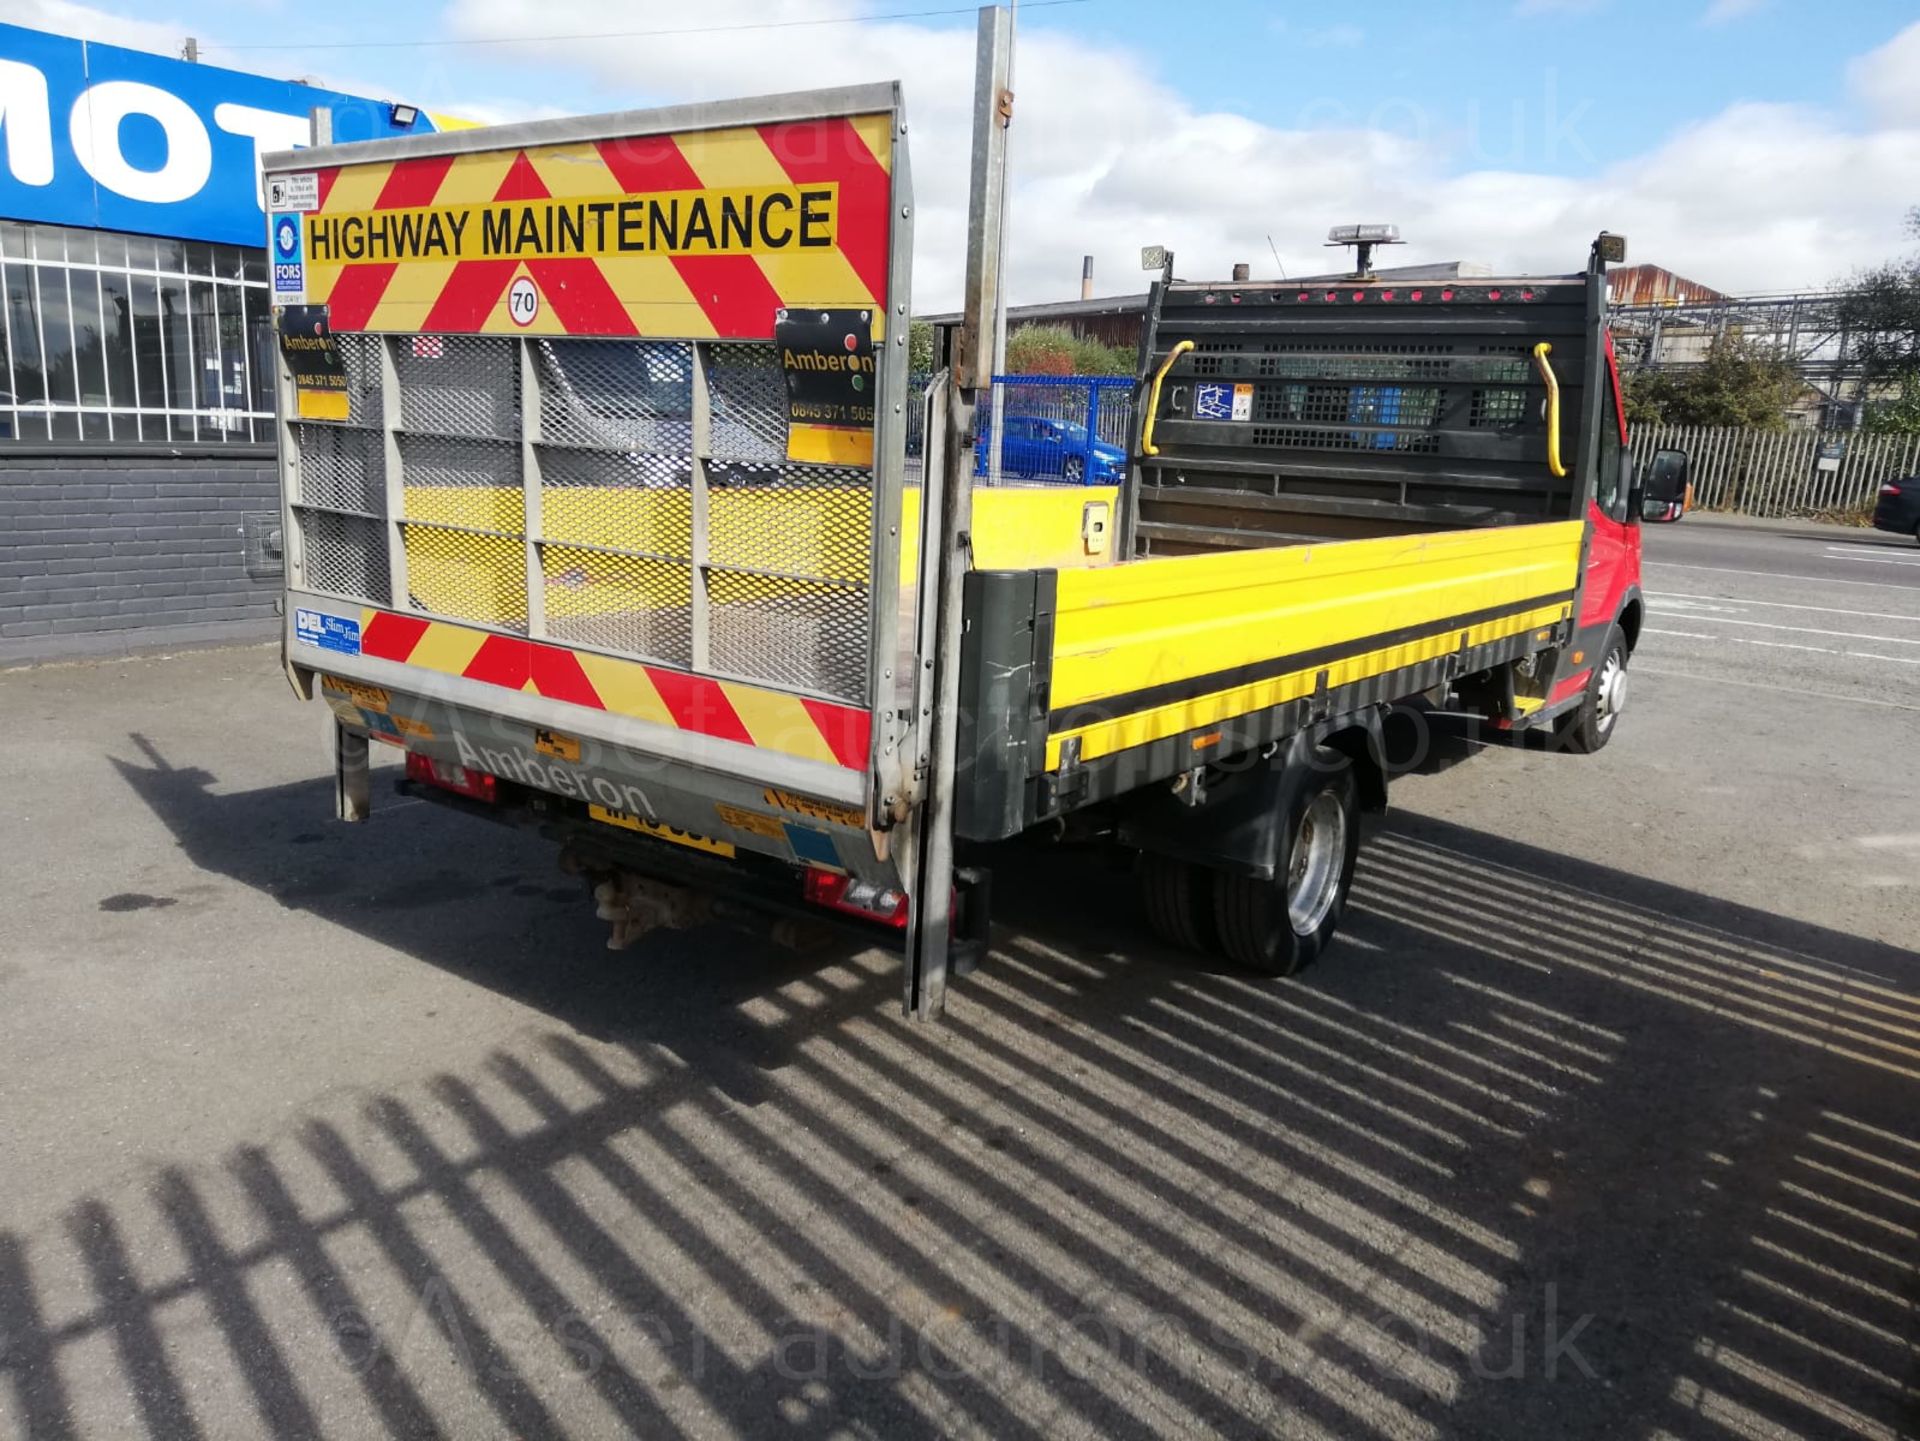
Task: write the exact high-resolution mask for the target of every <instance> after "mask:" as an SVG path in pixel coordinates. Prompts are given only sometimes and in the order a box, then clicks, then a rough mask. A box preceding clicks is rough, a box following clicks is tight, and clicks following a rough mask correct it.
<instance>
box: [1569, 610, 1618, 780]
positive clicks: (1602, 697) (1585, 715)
mask: <svg viewBox="0 0 1920 1441" xmlns="http://www.w3.org/2000/svg"><path fill="white" fill-rule="evenodd" d="M1626 708H1627V638H1626V637H1625V636H1623V635H1622V634H1620V628H1619V627H1618V626H1615V627H1614V628H1613V629H1612V630H1611V631H1609V632H1608V633H1607V648H1606V650H1605V651H1604V652H1602V653H1601V656H1600V663H1599V664H1598V665H1596V666H1595V667H1594V668H1593V674H1592V675H1591V676H1590V677H1588V679H1587V689H1586V693H1585V694H1584V695H1582V696H1581V697H1580V704H1579V705H1577V706H1575V707H1574V708H1573V709H1572V710H1570V711H1568V712H1567V714H1566V715H1565V716H1563V717H1562V718H1561V719H1560V721H1559V723H1558V727H1557V728H1558V730H1559V732H1560V739H1561V740H1562V741H1563V742H1565V744H1566V747H1567V749H1568V750H1574V751H1579V752H1581V753H1582V754H1583V755H1592V754H1593V753H1594V752H1595V751H1597V750H1600V749H1601V748H1602V747H1604V746H1605V745H1606V743H1607V742H1608V741H1610V740H1612V739H1613V733H1614V731H1615V730H1617V729H1618V728H1619V722H1620V714H1621V712H1622V711H1624V710H1625V709H1626Z"/></svg>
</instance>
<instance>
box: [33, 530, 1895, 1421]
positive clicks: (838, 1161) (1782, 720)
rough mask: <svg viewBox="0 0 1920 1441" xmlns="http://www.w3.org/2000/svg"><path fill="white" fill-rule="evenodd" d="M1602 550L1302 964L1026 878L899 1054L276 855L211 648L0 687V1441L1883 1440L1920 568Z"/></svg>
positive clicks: (253, 722) (890, 969)
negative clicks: (1550, 648)
mask: <svg viewBox="0 0 1920 1441" xmlns="http://www.w3.org/2000/svg"><path fill="white" fill-rule="evenodd" d="M1829 547H1831V548H1829ZM1648 550H1649V553H1650V556H1651V564H1650V566H1649V576H1650V581H1649V583H1650V585H1651V586H1652V587H1653V588H1654V590H1655V592H1656V594H1655V596H1654V597H1653V610H1652V614H1651V616H1650V618H1649V621H1648V635H1647V637H1646V639H1645V642H1644V645H1643V647H1642V650H1641V653H1640V656H1639V657H1638V660H1637V663H1636V665H1635V667H1634V676H1635V692H1634V697H1633V702H1632V707H1631V709H1630V711H1629V713H1628V715H1627V716H1626V718H1625V720H1624V722H1623V725H1622V729H1621V731H1620V734H1619V736H1618V738H1617V739H1616V740H1615V742H1614V744H1613V745H1612V746H1611V747H1610V748H1608V749H1607V750H1606V751H1604V752H1603V753H1601V754H1600V755H1598V756H1595V757H1575V756H1567V755H1556V754H1551V753H1548V752H1546V751H1544V750H1541V749H1536V748H1520V747H1509V746H1491V747H1485V748H1475V747H1472V746H1461V745H1442V746H1440V747H1438V748H1437V749H1436V751H1435V752H1434V754H1433V755H1432V757H1431V758H1430V761H1429V764H1428V765H1427V767H1426V769H1425V772H1424V773H1422V774H1418V775H1414V776H1411V777H1408V778H1406V779H1405V780H1403V781H1402V782H1401V783H1399V784H1398V786H1397V787H1396V790H1395V797H1394V799H1395V806H1396V809H1395V812H1394V814H1393V815H1392V816H1391V817H1390V818H1389V819H1388V821H1387V822H1386V823H1385V825H1384V826H1383V827H1382V828H1380V830H1379V833H1378V834H1377V835H1376V836H1375V837H1374V840H1373V842H1372V843H1371V845H1370V848H1369V850H1368V852H1367V854H1366V857H1365V859H1364V860H1363V864H1362V873H1361V877H1360V881H1359V883H1358V885H1357V887H1356V891H1355V899H1354V905H1353V908H1352V911H1351V913H1350V916H1349V920H1348V926H1347V930H1346V933H1345V936H1344V938H1343V940H1342V941H1341V943H1340V944H1339V945H1338V946H1337V947H1336V948H1335V950H1334V951H1333V953H1332V954H1331V955H1330V956H1329V957H1328V958H1327V959H1326V960H1325V961H1324V962H1323V963H1322V965H1320V966H1319V967H1318V968H1316V969H1315V970H1313V971H1311V972H1309V973H1308V974H1307V975H1306V976H1305V977H1303V978H1301V979H1299V980H1296V981H1289V982H1274V981H1268V980H1262V979H1259V978H1254V977H1248V976H1244V975H1239V974H1234V973H1232V972H1228V971H1224V970H1222V969H1220V968H1219V967H1218V966H1216V965H1213V964H1211V963H1208V962H1206V961H1205V960H1204V959H1202V958H1197V957H1192V956H1184V955H1177V954H1173V953H1169V952H1167V951H1165V950H1164V949H1161V948H1160V947H1158V946H1156V945H1155V944H1153V943H1152V942H1151V941H1149V940H1148V939H1146V936H1145V931H1144V925H1143V922H1142V920H1141V918H1140V917H1139V916H1138V914H1137V913H1136V911H1135V909H1134V903H1133V901H1132V891H1133V887H1132V884H1131V882H1130V880H1129V878H1128V877H1127V876H1126V875H1125V874H1123V873H1118V872H1115V871H1113V870H1111V869H1110V868H1108V866H1107V865H1106V864H1105V863H1104V862H1103V861H1102V859H1101V858H1100V857H1098V856H1097V855H1090V854H1084V853H1083V854H1077V855H1053V854H1039V853H1033V854H1027V855H1023V856H1021V857H1019V858H1018V859H1016V860H1014V861H1011V862H1010V863H1009V864H1007V865H1006V866H1004V867H1002V868H1001V869H1000V870H999V871H998V872H997V873H996V888H997V891H998V895H999V898H1000V900H1001V903H1002V904H1001V910H1000V919H1001V921H1002V922H1003V924H1002V927H1001V929H1000V931H999V933H998V934H997V936H996V945H995V948H994V953H993V955H992V957H991V958H990V959H989V960H988V961H987V963H986V964H984V965H983V966H982V968H981V969H980V970H979V971H978V972H977V973H976V974H975V975H973V976H972V977H970V978H968V979H967V980H965V981H964V982H962V983H960V984H958V985H957V986H956V988H955V990H954V993H953V997H952V1001H951V1013H950V1016H949V1019H948V1022H947V1023H946V1024H945V1025H944V1026H942V1027H937V1028H919V1027H913V1026H910V1025H908V1024H907V1023H905V1022H904V1021H902V1020H901V1019H900V1017H899V1014H898V1001H899V971H898V966H897V964H896V963H895V962H893V961H891V960H889V959H886V958H884V957H881V956H878V955H875V954H872V953H865V954H854V953H849V952H847V951H845V950H829V951H825V952H819V953H814V954H811V955H804V956H794V955H790V954H786V953H782V952H777V951H773V950H770V949H768V948H765V947H762V946H759V945H757V944H753V943H748V942H744V941H739V940H736V939H734V938H732V937H731V936H729V935H727V934H724V933H719V932H713V931H700V932H694V933H689V934H684V935H666V936H661V937H658V938H656V939H652V940H650V941H649V942H647V943H645V944H643V945H642V946H640V947H638V948H636V949H634V950H632V951H629V952H626V953H623V954H619V955H609V954H608V953H607V952H605V951H604V950H603V949H601V947H602V942H603V939H604V935H605V927H604V925H602V924H601V923H599V922H596V921H595V920H594V918H593V916H592V913H591V909H590V907H589V906H588V905H587V903H586V902H585V900H584V898H583V897H582V895H581V894H580V891H579V888H578V885H577V883H573V882H569V881H568V880H567V879H566V878H565V877H562V876H561V875H559V874H558V873H557V872H556V871H555V869H554V863H553V862H554V858H553V854H552V852H551V849H550V848H549V847H547V846H546V845H544V844H542V843H540V842H538V841H536V840H533V839H531V838H528V837H524V836H521V835H519V834H516V833H511V832H506V831H501V830H497V829H495V828H492V827H489V826H486V825H485V824H483V823H479V822H474V821H468V820H466V819H464V818H461V817H457V816H451V815H447V814H445V813H442V812H441V811H440V810H438V809H437V808H435V807H432V806H429V805H427V804H424V803H420V802H400V801H397V800H395V799H394V798H393V797H392V796H390V795H388V794H385V793H384V792H383V793H382V794H381V796H380V798H379V799H378V801H377V803H376V811H375V817H374V820H373V821H372V823H371V824H369V825H367V826H363V827H347V826H341V825H337V824H335V823H333V822H332V821H330V820H329V819H328V816H329V815H330V807H331V799H332V797H331V780H330V773H329V770H328V762H327V758H326V752H325V747H324V739H323V738H324V735H325V721H326V717H325V714H324V712H322V711H321V710H320V709H319V708H318V707H304V708H303V707H301V706H299V705H298V704H296V703H295V702H294V701H293V700H292V699H291V697H290V696H289V695H288V693H287V690H286V686H285V682H284V680H283V679H282V678H281V676H280V674H279V670H278V663H277V658H276V657H275V656H274V655H273V653H272V652H271V651H270V650H266V649H255V650H234V651H211V652H201V653H197V654H189V655H183V656H178V657H173V658H166V659H148V660H137V661H116V662H107V663H89V664H81V665H70V666H60V667H47V668H43V669H39V670H32V671H13V672H7V673H4V674H0V835H4V836H5V837H6V844H7V847H8V851H7V859H8V862H9V866H8V877H9V882H10V883H9V885H8V886H7V887H5V888H3V889H0V936H4V937H6V941H5V948H4V950H0V1098H4V1108H3V1109H0V1176H4V1184H0V1436H11V1435H30V1436H33V1437H36V1438H38V1437H55V1438H58V1437H65V1436H96V1435H97V1436H124V1435H154V1436H168V1437H172V1436H192V1435H205V1436H219V1437H223V1438H224V1437H229V1436H247V1435H273V1436H291V1435H328V1436H338V1437H349V1436H350V1437H355V1438H359V1437H366V1436H393V1437H401V1436H409V1437H410V1436H419V1435H429V1434H434V1433H436V1432H438V1433H442V1434H449V1435H458V1436H462V1437H483V1436H506V1435H515V1436H527V1437H531V1436H549V1435H575V1436H599V1435H609V1434H615V1433H616V1432H636V1433H638V1434H642V1435H648V1436H653V1435H682V1436H702V1437H704V1436H722V1435H740V1434H746V1435H766V1436H779V1437H792V1436H796V1435H800V1436H826V1435H837V1434H851V1435H881V1436H887V1437H907V1436H917V1435H926V1434H935V1433H942V1434H959V1435H979V1436H992V1437H996V1438H1032V1441H1040V1438H1047V1441H1052V1438H1058V1437H1088V1438H1093V1437H1099V1438H1114V1437H1122V1436H1131V1435H1139V1434H1163V1435H1180V1436H1191V1435H1199V1434H1207V1433H1218V1434H1230V1435H1237V1436H1244V1435H1253V1434H1275V1435H1285V1436H1289V1437H1294V1436H1299V1437H1329V1438H1343V1441H1344V1438H1375V1437H1377V1438H1383V1441H1387V1438H1392V1441H1399V1438H1452V1437H1459V1438H1473V1441H1483V1438H1505V1437H1512V1438H1525V1441H1533V1438H1538V1437H1547V1436H1552V1437H1570V1438H1592V1441H1617V1438H1622V1437H1632V1438H1639V1441H1651V1438H1666V1441H1710V1438H1711V1441H1723V1438H1728V1437H1760V1436H1765V1437H1769V1438H1779V1437H1809V1438H1812V1437H1820V1438H1827V1437H1862V1438H1885V1437H1896V1436H1899V1435H1903V1434H1910V1433H1911V1431H1912V1429H1913V1421H1914V1415H1915V1412H1914V1396H1915V1393H1914V1390H1913V1380H1912V1378H1913V1376H1914V1374H1915V1360H1916V1357H1917V1356H1920V1327H1916V1323H1915V1313H1914V1295H1915V1291H1914V1285H1915V1277H1916V1275H1920V1239H1916V1238H1917V1237H1920V1208H1916V1203H1915V1200H1914V1196H1915V1194H1916V1189H1917V1188H1920V1140H1916V1136H1915V1132H1914V1126H1913V1117H1914V1114H1915V1110H1916V1104H1915V1103H1916V1099H1917V1098H1920V1090H1917V1089H1916V1088H1917V1087H1920V958H1916V956H1915V955H1914V952H1913V945H1914V940H1915V937H1916V936H1920V884H1917V883H1916V878H1917V877H1920V774H1917V773H1916V772H1915V771H1914V769H1913V768H1912V765H1911V760H1912V756H1913V754H1914V746H1913V741H1914V738H1915V735H1916V729H1917V726H1916V723H1917V722H1920V714H1916V712H1915V710H1914V709H1913V706H1914V705H1915V704H1916V703H1920V702H1917V701H1916V696H1915V689H1916V686H1917V685H1920V676H1916V674H1915V672H1916V669H1920V668H1916V667H1912V666H1908V665H1904V664H1899V663H1896V660H1895V658H1897V657H1902V656H1905V654H1906V653H1907V651H1908V650H1909V649H1912V650H1920V646H1909V645H1907V644H1905V643H1904V641H1906V640H1911V639H1914V638H1915V637H1916V636H1920V624H1915V623H1914V621H1913V617H1915V616H1917V615H1920V567H1914V566H1909V565H1907V562H1908V561H1909V560H1910V559H1913V558H1920V551H1915V550H1913V549H1911V548H1907V547H1902V546H1899V545H1880V544H1878V543H1876V541H1874V540H1873V539H1871V538H1868V537H1865V536H1858V535H1854V534H1842V535H1840V536H1837V537H1834V538H1832V539H1826V538H1820V537H1815V538H1810V539H1795V538H1791V537H1780V536H1777V535H1770V534H1755V533H1751V532H1747V531H1741V530H1731V529H1723V528H1714V527H1709V526H1695V525H1687V524H1683V525H1681V526H1678V527H1671V528H1668V529H1666V530H1655V531H1652V532H1651V533H1650V534H1649V536H1648ZM1856 553H1857V555H1858V556H1860V557H1864V558H1861V559H1850V558H1848V557H1851V556H1854V555H1856ZM1709 607H1712V608H1711V609H1709ZM1791 607H1817V608H1819V609H1807V610H1800V609H1792V608H1791ZM1734 622H1741V623H1742V624H1734ZM1784 627H1804V628H1805V629H1806V630H1814V631H1817V632H1819V633H1818V634H1816V635H1812V636H1809V635H1806V634H1805V633H1804V631H1803V630H1789V629H1784ZM1682 632H1684V634H1682ZM1836 632H1846V633H1849V634H1835V633H1836ZM1853 632H1858V633H1860V635H1861V636H1863V637H1865V638H1860V639H1856V638H1855V637H1854V636H1853V635H1852V634H1850V633H1853ZM1759 641H1767V642H1769V644H1767V645H1761V644H1758V643H1757V642H1759ZM1776 641H1777V642H1780V643H1781V644H1782V645H1784V644H1787V643H1791V644H1793V645H1798V644H1801V643H1802V642H1803V641H1804V642H1805V643H1806V644H1809V645H1813V646H1816V647H1819V648H1818V649H1815V650H1810V651H1801V650H1789V649H1781V648H1778V647H1776V646H1775V645H1773V644H1771V643H1773V642H1776ZM1852 651H1858V652H1860V653H1861V654H1859V655H1854V654H1849V652H1852ZM1475 749H1480V750H1481V753H1479V754H1469V752H1470V751H1473V750H1475ZM1462 759H1465V760H1466V761H1467V762H1468V763H1465V764H1456V763H1455V762H1457V761H1460V760H1462Z"/></svg>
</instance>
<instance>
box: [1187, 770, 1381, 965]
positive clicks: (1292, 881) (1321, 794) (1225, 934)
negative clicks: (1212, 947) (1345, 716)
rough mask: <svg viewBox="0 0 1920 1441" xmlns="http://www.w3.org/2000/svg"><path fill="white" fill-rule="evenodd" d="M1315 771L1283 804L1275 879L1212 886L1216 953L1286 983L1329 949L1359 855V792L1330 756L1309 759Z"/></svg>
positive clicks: (1232, 879) (1229, 878)
mask: <svg viewBox="0 0 1920 1441" xmlns="http://www.w3.org/2000/svg"><path fill="white" fill-rule="evenodd" d="M1314 759H1315V762H1316V764H1317V766H1319V767H1324V769H1315V770H1312V771H1309V772H1307V773H1306V774H1305V775H1304V776H1303V777H1302V783H1301V785H1300V786H1299V787H1298V788H1297V789H1296V790H1295V791H1294V792H1293V794H1292V796H1291V797H1290V799H1289V800H1288V803H1287V807H1286V815H1285V817H1284V819H1283V822H1282V830H1281V834H1282V836H1283V837H1284V842H1283V844H1284V849H1283V851H1282V853H1281V865H1280V872H1279V876H1278V877H1277V878H1276V879H1274V880H1271V881H1263V880H1259V879H1257V878H1255V877H1253V876H1238V875H1216V876H1215V877H1214V878H1213V918H1214V925H1215V927H1216V928H1217V929H1218V931H1219V934H1220V948H1221V949H1222V950H1224V951H1225V952H1226V953H1227V955H1228V957H1229V958H1230V959H1232V960H1233V961H1234V962H1236V963H1237V964H1239V965H1242V966H1245V967H1246V968H1247V969H1248V970H1253V971H1260V972H1263V973H1264V974H1266V975H1270V976H1290V975H1292V974H1293V973H1294V972H1295V971H1298V970H1299V969H1300V968H1301V967H1302V966H1306V965H1309V964H1311V963H1312V962H1313V961H1314V960H1315V959H1317V958H1318V957H1319V955H1320V953H1321V952H1322V951H1324V950H1325V949H1326V948H1327V947H1328V945H1330V944H1331V943H1332V941H1333V935H1334V932H1335V931H1336V930H1338V929H1339V927H1340V917H1341V915H1342V913H1343V912H1344V911H1345V910H1346V907H1347V892H1348V891H1349V890H1350V889H1351V888H1352V886H1353V866H1354V861H1355V860H1356V859H1357V858H1358V856H1359V854H1360V789H1359V787H1358V786H1357V785H1356V784H1355V783H1354V779H1353V765H1352V763H1351V762H1350V761H1348V760H1347V759H1346V757H1344V756H1342V755H1340V754H1339V753H1338V752H1337V751H1331V750H1327V749H1325V748H1322V749H1320V750H1317V751H1315V752H1314Z"/></svg>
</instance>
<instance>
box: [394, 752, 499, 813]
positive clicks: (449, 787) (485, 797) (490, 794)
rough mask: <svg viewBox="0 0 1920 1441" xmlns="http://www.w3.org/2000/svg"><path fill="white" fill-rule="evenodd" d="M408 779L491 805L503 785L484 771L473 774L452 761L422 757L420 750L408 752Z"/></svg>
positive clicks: (496, 798) (473, 772) (497, 798)
mask: <svg viewBox="0 0 1920 1441" xmlns="http://www.w3.org/2000/svg"><path fill="white" fill-rule="evenodd" d="M407 779H408V780H410V781H419V782H420V783H421V784H422V785H429V786H438V787H439V788H440V789H441V790H443V791H452V792H453V793H454V794H455V795H458V796H467V797H469V798H470V799H473V800H476V801H486V802H488V803H492V802H494V801H497V800H499V799H500V782H499V781H498V780H496V779H495V778H494V777H492V776H490V775H488V774H487V773H486V772H485V771H470V770H468V769H467V768H466V767H465V766H457V765H454V764H453V763H452V762H451V761H437V760H435V759H434V758H433V757H432V756H425V755H421V754H420V752H419V751H408V752H407Z"/></svg>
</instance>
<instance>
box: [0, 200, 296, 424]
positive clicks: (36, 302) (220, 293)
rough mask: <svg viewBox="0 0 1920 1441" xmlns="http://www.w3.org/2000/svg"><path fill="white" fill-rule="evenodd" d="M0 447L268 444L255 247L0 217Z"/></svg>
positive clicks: (269, 387) (266, 316)
mask: <svg viewBox="0 0 1920 1441" xmlns="http://www.w3.org/2000/svg"><path fill="white" fill-rule="evenodd" d="M0 295H3V296H4V305H3V306H0V441H6V440H22V441H35V440H39V441H46V440H57V441H79V440H101V441H108V440H110V441H116V442H122V443H124V442H126V441H146V442H157V443H160V444H172V445H179V444H182V443H187V444H196V445H206V444H222V443H234V442H241V443H244V442H260V443H270V442H271V441H272V440H273V377H274V361H273V355H274V349H273V346H274V340H273V328H272V327H273V317H272V308H271V304H270V301H269V297H268V294H267V269H266V259H265V256H264V254H263V252H261V251H259V250H250V249H247V248H245V247H243V246H238V245H209V244H205V243H203V242H200V241H175V240H159V239H155V238H153V237H150V236H139V235H116V234H111V233H108V232H104V231H101V232H96V231H91V230H71V229H68V228H66V227H64V226H58V225H23V224H17V223H14V222H11V221H7V222H0Z"/></svg>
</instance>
